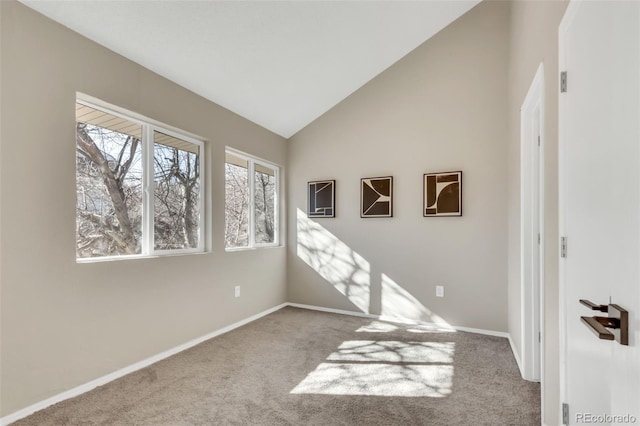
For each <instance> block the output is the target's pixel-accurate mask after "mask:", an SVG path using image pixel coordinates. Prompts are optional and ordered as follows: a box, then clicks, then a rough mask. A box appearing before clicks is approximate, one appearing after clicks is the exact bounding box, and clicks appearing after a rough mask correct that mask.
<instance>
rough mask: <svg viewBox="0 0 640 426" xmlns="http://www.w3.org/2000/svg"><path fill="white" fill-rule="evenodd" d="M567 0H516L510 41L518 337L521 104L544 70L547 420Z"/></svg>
mask: <svg viewBox="0 0 640 426" xmlns="http://www.w3.org/2000/svg"><path fill="white" fill-rule="evenodd" d="M566 7H567V3H566V2H565V1H515V2H513V3H512V6H511V31H510V34H511V37H510V45H509V116H508V118H509V154H508V155H509V249H508V253H509V333H510V334H511V336H512V338H513V340H514V342H515V343H516V348H517V350H519V348H520V343H521V337H522V336H521V331H520V327H521V321H520V315H521V312H520V297H521V292H520V107H521V106H522V102H523V101H524V98H525V96H526V94H527V91H528V90H529V86H530V85H531V83H532V81H533V77H534V75H535V73H536V70H537V68H538V66H539V64H540V63H541V62H543V63H544V70H545V75H544V79H545V88H544V90H545V117H544V121H545V128H544V138H545V151H544V152H545V158H544V161H545V173H544V179H545V185H544V191H545V198H544V204H545V229H544V239H545V246H544V250H545V259H544V261H545V274H544V279H545V288H544V292H545V300H544V304H545V315H544V317H545V318H544V321H545V328H544V331H543V335H544V345H545V353H544V365H545V374H544V378H543V381H544V392H545V402H544V407H543V412H544V416H545V424H547V425H555V424H560V423H561V421H560V420H559V412H560V406H559V398H560V393H559V392H560V389H559V387H560V385H559V362H558V361H559V328H558V320H559V319H558V90H559V89H558V74H559V70H558V26H559V24H560V20H561V19H562V16H563V14H564V11H565V9H566Z"/></svg>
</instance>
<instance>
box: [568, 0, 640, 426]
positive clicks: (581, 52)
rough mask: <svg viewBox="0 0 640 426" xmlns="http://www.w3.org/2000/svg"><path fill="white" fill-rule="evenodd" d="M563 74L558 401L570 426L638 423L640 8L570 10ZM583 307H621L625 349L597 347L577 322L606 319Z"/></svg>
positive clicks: (612, 344) (614, 4) (608, 4)
mask: <svg viewBox="0 0 640 426" xmlns="http://www.w3.org/2000/svg"><path fill="white" fill-rule="evenodd" d="M560 70H561V71H566V72H567V81H566V92H565V93H561V94H560V117H559V118H560V123H559V126H560V142H559V143H560V160H559V177H560V235H561V236H566V238H567V252H566V257H565V258H562V259H561V260H560V296H561V300H560V309H561V311H562V312H561V321H562V322H563V324H562V327H561V333H562V346H561V361H562V362H561V364H562V375H563V376H562V377H561V383H562V387H561V393H562V398H563V402H566V403H568V404H569V413H570V414H569V424H580V423H588V419H587V417H588V416H601V417H600V418H598V419H597V420H598V421H600V422H599V423H600V424H624V418H623V417H614V416H625V415H626V416H627V419H629V416H631V417H635V419H636V423H637V424H640V349H639V347H638V345H639V344H640V332H639V329H640V324H639V322H640V316H639V314H640V2H638V1H594V2H589V1H584V2H580V1H577V2H572V3H571V4H570V5H569V8H568V9H567V13H566V15H565V17H564V19H563V21H562V24H561V26H560ZM579 299H588V300H591V301H592V302H594V303H597V304H609V303H615V304H618V305H621V306H622V307H623V308H625V309H627V310H628V311H629V312H630V330H629V332H630V335H629V345H628V346H622V345H621V344H620V343H618V342H616V341H607V340H599V339H598V337H597V336H596V335H595V334H593V333H592V332H591V331H590V330H589V329H588V328H587V326H586V325H585V324H583V323H582V322H581V321H580V317H581V316H593V315H600V316H607V314H606V313H600V312H596V311H590V310H589V309H588V308H587V307H585V306H582V305H580V304H579V302H578V301H579ZM607 416H608V417H607ZM591 423H593V422H591Z"/></svg>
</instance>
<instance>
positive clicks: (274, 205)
mask: <svg viewBox="0 0 640 426" xmlns="http://www.w3.org/2000/svg"><path fill="white" fill-rule="evenodd" d="M279 171H280V169H279V168H278V167H277V166H275V165H273V164H269V163H267V162H265V161H261V160H257V159H255V158H252V157H250V156H247V155H245V154H241V153H238V152H236V151H231V150H227V153H226V163H225V219H226V222H225V245H226V248H227V249H239V248H253V247H265V246H274V245H277V244H278V175H279Z"/></svg>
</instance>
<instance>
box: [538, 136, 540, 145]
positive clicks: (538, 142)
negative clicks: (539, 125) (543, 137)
mask: <svg viewBox="0 0 640 426" xmlns="http://www.w3.org/2000/svg"><path fill="white" fill-rule="evenodd" d="M538 146H540V136H538Z"/></svg>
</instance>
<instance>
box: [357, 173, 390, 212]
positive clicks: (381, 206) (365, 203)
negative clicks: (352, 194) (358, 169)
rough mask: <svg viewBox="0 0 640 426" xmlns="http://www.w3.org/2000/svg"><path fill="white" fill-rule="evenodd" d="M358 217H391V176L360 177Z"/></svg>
mask: <svg viewBox="0 0 640 426" xmlns="http://www.w3.org/2000/svg"><path fill="white" fill-rule="evenodd" d="M360 217H361V218H374V217H393V176H382V177H372V178H362V179H360Z"/></svg>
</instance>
